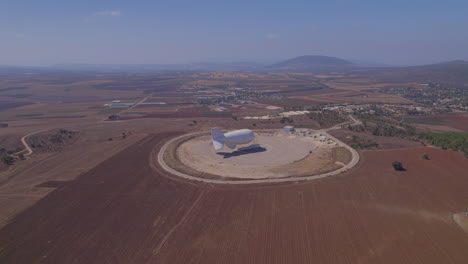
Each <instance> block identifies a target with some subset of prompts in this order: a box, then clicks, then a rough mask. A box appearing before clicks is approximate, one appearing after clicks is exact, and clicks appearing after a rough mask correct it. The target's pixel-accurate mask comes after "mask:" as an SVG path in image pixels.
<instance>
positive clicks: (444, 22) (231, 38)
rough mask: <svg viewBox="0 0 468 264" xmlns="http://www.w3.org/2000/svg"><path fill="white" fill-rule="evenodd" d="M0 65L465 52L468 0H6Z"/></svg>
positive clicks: (410, 59)
mask: <svg viewBox="0 0 468 264" xmlns="http://www.w3.org/2000/svg"><path fill="white" fill-rule="evenodd" d="M0 4H1V5H0V7H1V8H0V65H6V64H10V65H12V64H13V65H50V64H55V63H67V62H77V63H112V64H113V63H185V62H194V61H212V60H220V59H222V60H228V59H233V60H240V59H244V60H247V59H249V60H277V59H284V58H290V57H295V56H299V55H329V56H337V57H342V58H347V59H360V60H367V61H377V62H382V63H388V64H424V63H432V62H439V61H446V60H452V59H465V60H468V0H458V1H457V0H445V1H441V0H437V1H434V0H391V1H390V0H384V1H379V0H372V1H371V0H323V1H322V0H320V1H312V0H308V1H293V0H290V1H274V0H268V1H264V0H262V1H255V0H250V1H245V0H231V1H221V0H218V1H214V0H208V1H204V0H190V1H188V0H167V1H166V0H164V1H162V0H154V1H136V0H135V1H128V0H126V1H99V0H94V1H88V0H73V1H66V0H56V1H52V0H30V1H23V0H0Z"/></svg>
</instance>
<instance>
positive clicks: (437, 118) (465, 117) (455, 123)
mask: <svg viewBox="0 0 468 264" xmlns="http://www.w3.org/2000/svg"><path fill="white" fill-rule="evenodd" d="M415 119H417V120H421V121H422V122H434V124H440V125H445V126H448V127H452V128H455V129H458V130H462V131H464V132H468V114H458V113H457V114H445V115H432V116H417V117H415ZM429 127H430V126H429Z"/></svg>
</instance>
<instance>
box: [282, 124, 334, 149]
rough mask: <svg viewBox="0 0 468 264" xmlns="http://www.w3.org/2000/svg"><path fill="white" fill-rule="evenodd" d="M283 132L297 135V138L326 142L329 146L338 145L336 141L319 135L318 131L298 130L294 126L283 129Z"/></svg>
mask: <svg viewBox="0 0 468 264" xmlns="http://www.w3.org/2000/svg"><path fill="white" fill-rule="evenodd" d="M283 131H284V132H287V133H291V134H293V135H297V136H303V137H311V138H313V139H315V140H316V141H319V142H324V143H325V142H326V143H328V144H335V145H337V143H336V142H335V141H334V140H332V139H330V138H329V137H327V136H325V135H322V134H320V133H317V132H316V131H313V130H310V129H296V128H294V127H293V126H285V127H283Z"/></svg>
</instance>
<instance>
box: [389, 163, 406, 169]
mask: <svg viewBox="0 0 468 264" xmlns="http://www.w3.org/2000/svg"><path fill="white" fill-rule="evenodd" d="M392 166H393V168H394V169H395V170H396V171H405V170H406V169H405V168H404V167H403V164H402V163H401V162H399V161H394V162H392Z"/></svg>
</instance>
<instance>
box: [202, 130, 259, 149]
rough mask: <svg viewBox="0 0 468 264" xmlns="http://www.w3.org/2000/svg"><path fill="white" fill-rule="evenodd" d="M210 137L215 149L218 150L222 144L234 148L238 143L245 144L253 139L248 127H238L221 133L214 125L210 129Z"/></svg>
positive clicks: (253, 136)
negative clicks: (238, 128)
mask: <svg viewBox="0 0 468 264" xmlns="http://www.w3.org/2000/svg"><path fill="white" fill-rule="evenodd" d="M211 138H212V140H213V146H214V148H215V150H220V149H222V148H223V147H224V144H226V146H227V147H228V148H231V149H233V148H235V147H236V146H237V145H238V144H247V143H250V142H252V140H254V138H255V135H254V133H253V131H252V130H250V129H240V130H234V131H231V132H228V133H226V134H223V132H221V130H219V128H217V127H214V128H212V129H211Z"/></svg>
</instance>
